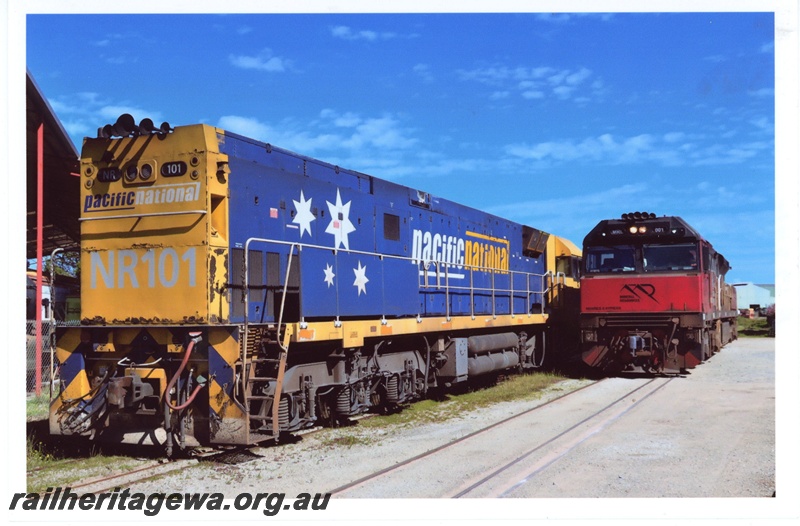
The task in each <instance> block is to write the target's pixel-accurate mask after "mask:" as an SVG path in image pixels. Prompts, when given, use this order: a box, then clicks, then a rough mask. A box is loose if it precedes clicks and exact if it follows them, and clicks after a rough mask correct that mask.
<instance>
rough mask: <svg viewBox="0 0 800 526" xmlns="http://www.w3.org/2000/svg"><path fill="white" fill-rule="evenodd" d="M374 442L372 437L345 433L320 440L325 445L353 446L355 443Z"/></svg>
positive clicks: (365, 444) (367, 443)
mask: <svg viewBox="0 0 800 526" xmlns="http://www.w3.org/2000/svg"><path fill="white" fill-rule="evenodd" d="M374 442H375V439H374V438H370V437H366V436H359V435H353V434H349V433H348V434H345V435H339V436H333V437H328V438H325V439H323V440H322V445H323V446H327V447H334V446H344V447H353V446H357V445H364V446H368V445H370V444H373V443H374Z"/></svg>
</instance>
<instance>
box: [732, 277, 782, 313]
mask: <svg viewBox="0 0 800 526" xmlns="http://www.w3.org/2000/svg"><path fill="white" fill-rule="evenodd" d="M733 286H734V287H736V308H737V309H749V308H750V306H751V305H758V306H759V307H760V308H762V309H764V308H767V307H769V306H770V305H773V304H774V303H775V286H774V285H756V284H754V283H734V285H733Z"/></svg>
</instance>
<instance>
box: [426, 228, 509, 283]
mask: <svg viewBox="0 0 800 526" xmlns="http://www.w3.org/2000/svg"><path fill="white" fill-rule="evenodd" d="M464 234H465V236H466V238H461V237H458V236H449V235H446V234H440V233H435V232H428V231H422V230H414V231H413V236H412V242H411V246H412V250H411V254H412V255H411V257H412V260H413V262H415V263H416V262H418V261H423V262H430V261H435V262H439V263H445V264H447V265H450V266H454V267H456V268H458V269H462V268H464V267H467V268H473V269H475V270H477V271H482V272H491V271H494V272H500V273H506V272H508V268H509V241H508V240H507V239H501V238H496V237H491V236H487V235H485V234H478V233H476V232H470V231H466V232H464ZM453 277H459V278H463V277H465V276H464V274H457V275H456V274H454V275H453Z"/></svg>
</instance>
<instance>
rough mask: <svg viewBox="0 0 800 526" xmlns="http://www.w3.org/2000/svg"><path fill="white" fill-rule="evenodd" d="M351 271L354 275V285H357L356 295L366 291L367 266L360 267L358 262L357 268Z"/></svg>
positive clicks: (367, 280) (367, 279)
mask: <svg viewBox="0 0 800 526" xmlns="http://www.w3.org/2000/svg"><path fill="white" fill-rule="evenodd" d="M353 273H354V274H355V275H356V280H355V281H354V282H353V286H354V287H358V295H359V296H361V293H362V292H363V293H364V294H366V293H367V283H368V282H369V278H367V267H362V266H361V262H360V261H359V262H358V268H354V269H353Z"/></svg>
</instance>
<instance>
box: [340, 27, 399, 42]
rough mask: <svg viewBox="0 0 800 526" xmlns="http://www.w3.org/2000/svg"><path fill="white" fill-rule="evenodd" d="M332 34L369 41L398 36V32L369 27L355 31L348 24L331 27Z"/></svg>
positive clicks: (347, 38)
mask: <svg viewBox="0 0 800 526" xmlns="http://www.w3.org/2000/svg"><path fill="white" fill-rule="evenodd" d="M331 35H332V36H334V37H336V38H341V39H344V40H366V41H369V42H375V41H377V40H391V39H393V38H398V36H399V35H398V34H397V33H393V32H390V31H384V32H379V31H372V30H369V29H363V30H361V31H353V30H352V29H350V27H348V26H334V27H332V28H331Z"/></svg>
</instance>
